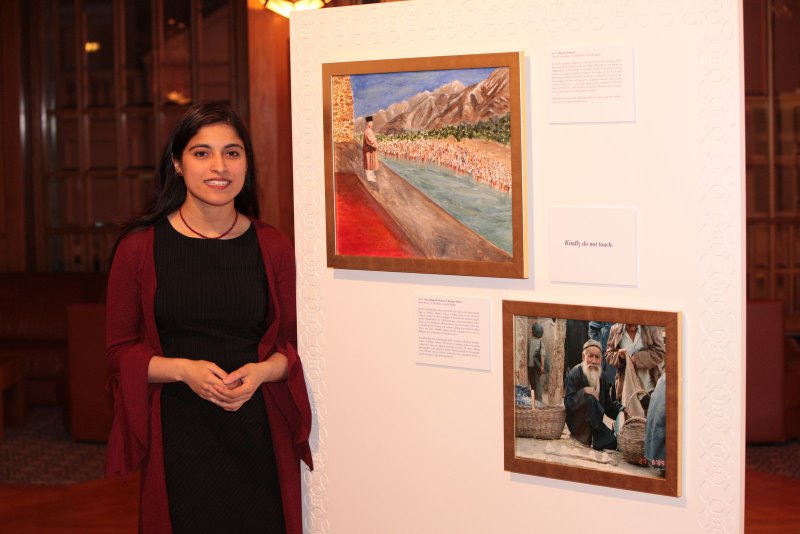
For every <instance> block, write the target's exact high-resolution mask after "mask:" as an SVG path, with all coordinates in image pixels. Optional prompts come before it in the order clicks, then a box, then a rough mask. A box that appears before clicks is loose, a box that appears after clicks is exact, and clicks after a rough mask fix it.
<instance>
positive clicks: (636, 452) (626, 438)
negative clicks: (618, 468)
mask: <svg viewBox="0 0 800 534" xmlns="http://www.w3.org/2000/svg"><path fill="white" fill-rule="evenodd" d="M644 425H645V419H644V417H631V418H630V419H628V420H627V421H625V425H623V427H622V432H620V433H619V437H618V443H619V450H620V452H622V457H623V458H625V461H626V462H628V463H631V464H635V465H642V461H643V459H644Z"/></svg>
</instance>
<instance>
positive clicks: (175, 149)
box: [109, 101, 259, 264]
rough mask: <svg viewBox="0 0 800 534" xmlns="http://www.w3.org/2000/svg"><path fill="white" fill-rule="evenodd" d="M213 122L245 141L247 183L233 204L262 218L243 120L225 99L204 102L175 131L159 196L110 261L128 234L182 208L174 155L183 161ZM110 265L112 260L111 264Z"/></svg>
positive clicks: (132, 223) (183, 188)
mask: <svg viewBox="0 0 800 534" xmlns="http://www.w3.org/2000/svg"><path fill="white" fill-rule="evenodd" d="M211 124H228V125H230V126H231V127H232V128H233V129H234V130H236V134H237V135H238V136H239V138H240V139H241V140H242V142H243V143H244V152H245V158H246V160H247V171H246V173H245V176H244V186H243V187H242V190H241V192H239V194H238V195H236V198H235V199H234V200H233V205H234V207H235V208H236V210H237V211H238V212H239V213H242V214H244V215H247V216H249V217H252V218H254V219H258V215H259V210H258V184H257V183H256V164H255V159H254V157H253V143H252V141H251V140H250V133H249V132H248V131H247V127H246V126H245V124H244V122H242V119H240V118H239V116H238V115H237V114H236V112H235V111H233V110H232V109H231V108H230V106H229V105H228V104H226V103H225V102H220V101H214V102H201V103H199V104H195V105H193V106H192V107H190V108H189V109H188V110H187V111H186V113H185V114H184V115H183V117H181V120H180V121H179V122H178V124H177V125H176V126H175V129H174V130H173V131H172V135H171V136H170V138H169V142H168V143H167V146H166V148H165V149H164V154H163V156H161V164H160V166H159V168H158V176H157V177H156V191H155V199H154V200H153V203H152V205H151V206H150V208H149V209H148V210H147V212H146V213H145V214H144V215H142V216H140V217H137V218H135V219H133V220H131V221H130V222H128V223H127V224H125V225H124V227H123V229H122V233H121V234H120V235H119V237H118V238H117V241H116V242H115V243H114V248H112V249H111V258H110V260H109V262H112V261H114V254H115V253H116V252H117V246H118V245H119V243H120V241H122V239H124V238H125V236H127V235H129V234H132V233H134V232H138V231H140V230H144V229H145V228H147V227H149V226H152V225H153V224H155V223H156V222H158V221H160V220H161V219H163V218H164V217H166V216H167V215H169V214H170V213H172V212H174V211H175V210H177V209H178V208H180V207H181V205H182V204H183V202H184V201H185V200H186V184H185V183H184V181H183V177H182V176H181V175H179V174H178V172H177V171H176V170H175V165H174V163H173V158H174V159H175V160H178V161H180V160H181V156H182V155H183V150H184V149H185V148H186V145H187V144H188V143H189V140H190V139H191V138H192V137H194V136H195V135H197V132H199V131H200V128H202V127H203V126H209V125H211ZM109 264H110V263H109Z"/></svg>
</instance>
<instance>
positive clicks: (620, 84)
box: [548, 45, 636, 124]
mask: <svg viewBox="0 0 800 534" xmlns="http://www.w3.org/2000/svg"><path fill="white" fill-rule="evenodd" d="M549 54H550V56H549V62H548V66H549V69H548V73H549V75H550V102H549V104H550V105H549V110H550V123H551V124H565V123H581V122H633V121H635V120H636V99H635V89H634V87H635V84H634V63H633V46H629V45H627V46H597V47H579V48H553V49H550V52H549Z"/></svg>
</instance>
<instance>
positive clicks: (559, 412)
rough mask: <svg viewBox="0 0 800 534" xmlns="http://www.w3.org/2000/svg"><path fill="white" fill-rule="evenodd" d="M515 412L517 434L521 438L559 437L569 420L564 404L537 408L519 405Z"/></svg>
mask: <svg viewBox="0 0 800 534" xmlns="http://www.w3.org/2000/svg"><path fill="white" fill-rule="evenodd" d="M515 412H516V413H515V415H516V428H517V436H519V437H521V438H536V439H559V438H560V437H561V433H562V432H563V431H564V422H565V421H566V420H567V412H566V411H565V410H564V407H563V406H543V407H541V408H537V409H535V410H527V409H522V408H519V407H517V408H516V410H515Z"/></svg>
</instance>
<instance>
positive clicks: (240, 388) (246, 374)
mask: <svg viewBox="0 0 800 534" xmlns="http://www.w3.org/2000/svg"><path fill="white" fill-rule="evenodd" d="M269 365H270V364H269V362H260V363H248V364H245V365H243V366H242V367H240V368H239V369H237V370H235V371H233V372H231V373H226V372H225V371H224V370H223V369H222V368H221V367H219V366H218V365H216V364H214V363H212V362H208V361H203V360H200V361H194V362H192V365H190V366H189V369H188V370H187V371H188V372H187V373H186V375H185V376H184V377H183V381H184V382H185V383H186V384H187V385H188V386H189V387H190V388H191V389H192V391H194V392H195V393H196V394H197V395H198V396H199V397H201V398H203V399H205V400H207V401H209V402H212V403H214V404H216V405H217V406H219V407H220V408H222V409H224V410H227V411H229V412H235V411H236V410H238V409H239V408H241V407H242V405H243V404H244V403H245V402H247V401H248V400H250V398H251V397H252V396H253V394H254V393H255V392H256V390H257V389H258V388H259V387H260V386H261V384H263V383H264V382H265V381H266V380H267V377H268V371H269Z"/></svg>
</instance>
